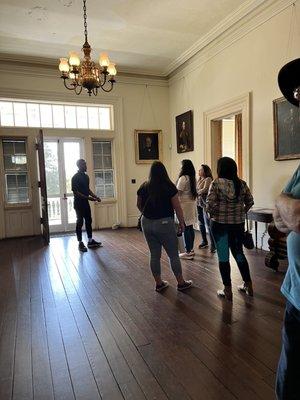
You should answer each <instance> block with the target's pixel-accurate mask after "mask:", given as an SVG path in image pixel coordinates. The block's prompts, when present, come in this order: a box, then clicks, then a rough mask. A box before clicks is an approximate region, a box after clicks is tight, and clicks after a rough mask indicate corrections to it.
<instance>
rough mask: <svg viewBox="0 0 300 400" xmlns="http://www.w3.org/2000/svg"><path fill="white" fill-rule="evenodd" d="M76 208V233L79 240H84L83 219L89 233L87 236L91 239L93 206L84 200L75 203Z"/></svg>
mask: <svg viewBox="0 0 300 400" xmlns="http://www.w3.org/2000/svg"><path fill="white" fill-rule="evenodd" d="M74 209H75V212H76V217H77V221H76V235H77V239H78V242H82V227H83V220H84V222H85V229H86V233H87V237H88V238H89V239H91V238H92V214H91V207H90V205H89V202H88V201H86V202H82V203H81V204H75V205H74Z"/></svg>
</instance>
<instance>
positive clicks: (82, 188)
mask: <svg viewBox="0 0 300 400" xmlns="http://www.w3.org/2000/svg"><path fill="white" fill-rule="evenodd" d="M76 165H77V167H78V172H77V173H76V174H75V175H74V176H73V178H72V191H73V193H74V209H75V211H76V216H77V221H76V235H77V239H78V242H79V246H78V248H79V250H80V251H82V252H86V251H87V248H86V246H85V245H84V243H83V241H82V226H83V220H85V229H86V233H87V236H88V245H87V246H88V247H89V248H95V247H100V246H101V242H96V240H94V239H93V236H92V216H91V207H90V205H89V200H90V201H98V202H100V201H101V199H100V198H99V197H98V196H96V195H95V194H94V193H93V192H92V191H91V190H90V179H89V177H88V175H87V174H86V162H85V160H82V159H80V160H78V161H77V163H76Z"/></svg>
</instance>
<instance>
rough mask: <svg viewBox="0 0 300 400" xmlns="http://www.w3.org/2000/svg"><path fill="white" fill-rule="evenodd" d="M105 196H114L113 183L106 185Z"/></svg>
mask: <svg viewBox="0 0 300 400" xmlns="http://www.w3.org/2000/svg"><path fill="white" fill-rule="evenodd" d="M105 197H114V186H113V185H105Z"/></svg>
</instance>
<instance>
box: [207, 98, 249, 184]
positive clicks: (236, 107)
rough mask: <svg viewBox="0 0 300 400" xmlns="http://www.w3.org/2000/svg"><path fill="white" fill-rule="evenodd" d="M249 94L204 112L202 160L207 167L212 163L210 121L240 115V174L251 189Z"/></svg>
mask: <svg viewBox="0 0 300 400" xmlns="http://www.w3.org/2000/svg"><path fill="white" fill-rule="evenodd" d="M250 96H251V94H250V92H248V93H245V94H243V95H241V96H238V97H235V98H233V99H231V100H228V101H226V102H224V103H223V104H220V105H218V106H216V107H213V108H211V109H210V110H208V111H205V112H204V117H203V120H204V143H203V146H204V160H205V163H206V164H208V165H212V162H213V161H214V153H213V150H214V149H213V141H212V129H211V128H212V121H214V120H217V119H221V118H226V117H228V116H230V115H233V114H242V129H243V134H242V172H243V176H242V177H241V178H242V179H244V180H245V181H246V182H247V183H248V185H249V186H250V187H252V180H251V179H252V176H251V160H252V157H251V146H250V138H251V131H250V129H251V124H250Z"/></svg>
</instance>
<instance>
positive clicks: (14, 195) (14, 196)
mask: <svg viewBox="0 0 300 400" xmlns="http://www.w3.org/2000/svg"><path fill="white" fill-rule="evenodd" d="M6 200H7V202H8V203H18V200H19V198H18V191H17V189H8V190H7V194H6Z"/></svg>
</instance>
